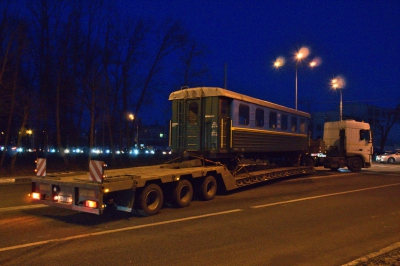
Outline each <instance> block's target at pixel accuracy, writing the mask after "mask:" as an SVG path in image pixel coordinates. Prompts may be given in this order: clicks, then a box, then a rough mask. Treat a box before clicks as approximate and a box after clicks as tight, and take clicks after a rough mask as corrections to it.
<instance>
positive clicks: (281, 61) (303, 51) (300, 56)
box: [274, 47, 321, 110]
mask: <svg viewBox="0 0 400 266" xmlns="http://www.w3.org/2000/svg"><path fill="white" fill-rule="evenodd" d="M309 54H310V50H309V48H307V47H302V48H300V49H299V50H298V51H297V52H296V53H295V55H294V60H295V61H296V64H295V109H296V110H297V98H298V74H297V72H298V68H299V65H300V64H301V62H302V60H304V59H306V58H307V57H308V55H309ZM285 62H286V60H285V58H284V57H282V56H280V57H278V58H277V59H276V60H275V62H274V68H280V67H282V66H284V65H285ZM320 63H321V59H320V58H319V57H316V58H314V59H313V60H312V61H311V62H310V63H309V66H310V67H311V68H313V67H316V66H318V65H319V64H320Z"/></svg>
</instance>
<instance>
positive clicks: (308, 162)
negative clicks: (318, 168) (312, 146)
mask: <svg viewBox="0 0 400 266" xmlns="http://www.w3.org/2000/svg"><path fill="white" fill-rule="evenodd" d="M303 165H304V166H315V162H314V159H313V158H312V157H310V156H307V157H305V158H304V162H303Z"/></svg>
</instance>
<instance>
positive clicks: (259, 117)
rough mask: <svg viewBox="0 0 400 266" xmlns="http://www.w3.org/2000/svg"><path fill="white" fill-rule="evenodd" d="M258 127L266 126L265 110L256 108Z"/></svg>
mask: <svg viewBox="0 0 400 266" xmlns="http://www.w3.org/2000/svg"><path fill="white" fill-rule="evenodd" d="M256 127H264V110H263V109H260V108H257V109H256Z"/></svg>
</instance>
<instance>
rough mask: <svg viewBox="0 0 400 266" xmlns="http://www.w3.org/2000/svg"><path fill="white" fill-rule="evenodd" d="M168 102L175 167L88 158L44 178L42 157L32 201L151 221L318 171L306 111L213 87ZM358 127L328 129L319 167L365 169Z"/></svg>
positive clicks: (184, 92)
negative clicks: (75, 168)
mask: <svg viewBox="0 0 400 266" xmlns="http://www.w3.org/2000/svg"><path fill="white" fill-rule="evenodd" d="M169 100H170V101H172V118H171V121H170V134H169V146H170V147H171V150H172V151H173V152H174V153H175V154H176V155H179V156H178V157H176V160H175V161H172V162H168V163H165V164H160V165H153V166H142V167H130V168H123V169H113V170H112V169H110V170H106V164H105V163H104V162H103V161H99V160H91V161H90V162H89V171H88V173H82V174H76V173H75V174H73V173H71V174H46V159H45V158H39V159H38V161H37V176H36V177H34V178H32V191H31V192H32V193H31V198H32V201H33V202H36V203H42V204H45V205H49V206H55V207H60V208H66V209H71V210H75V211H79V212H86V213H92V214H97V215H100V214H102V213H104V211H105V210H107V209H112V210H118V211H124V212H135V213H138V214H141V215H144V216H149V215H155V214H157V213H159V212H160V210H161V208H162V207H163V204H164V203H169V204H170V205H171V206H174V207H180V208H182V207H187V206H189V205H190V203H191V202H192V200H193V199H199V200H205V201H209V200H212V199H214V197H215V196H216V194H217V191H232V190H235V189H238V188H242V187H244V186H250V185H253V184H256V183H261V182H265V181H268V180H271V179H276V178H283V177H295V176H299V175H307V174H312V173H314V172H315V168H314V166H315V162H314V160H313V158H312V156H311V153H310V147H311V146H310V145H309V143H310V141H309V139H310V138H309V133H308V130H307V129H308V125H309V119H310V115H309V114H308V113H305V112H301V111H298V110H294V109H291V108H288V107H284V106H280V105H277V104H274V103H270V102H267V101H263V100H259V99H255V98H252V97H249V96H246V95H242V94H239V93H235V92H232V91H228V90H226V89H222V88H217V87H198V88H184V89H181V90H179V91H175V92H172V93H171V94H170V97H169ZM362 125H364V124H361V123H356V122H354V123H353V122H350V121H343V122H342V121H341V122H339V123H331V124H329V123H328V124H326V127H325V130H326V131H327V133H326V134H325V136H326V138H325V136H324V143H325V145H326V147H328V149H327V150H326V152H325V150H324V152H323V153H321V154H324V155H325V157H318V160H317V161H318V163H322V162H323V164H324V166H325V167H329V168H331V169H338V168H339V167H343V166H347V167H349V169H351V170H358V169H359V168H360V167H362V166H367V165H368V163H369V162H370V161H368V160H369V159H370V158H369V157H368V156H366V157H364V156H363V153H364V149H367V147H369V145H371V143H370V142H369V140H367V139H363V140H361V138H369V139H370V137H368V136H369V135H368V134H370V131H369V127H368V129H367V126H366V125H364V126H365V127H363V126H362ZM356 126H358V127H356ZM356 137H357V138H359V139H358V141H357V143H358V144H356V145H355V142H354V139H357V138H356ZM318 144H321V143H318ZM313 148H314V149H315V147H313ZM318 148H319V146H318ZM319 150H320V148H319Z"/></svg>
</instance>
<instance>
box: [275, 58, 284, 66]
mask: <svg viewBox="0 0 400 266" xmlns="http://www.w3.org/2000/svg"><path fill="white" fill-rule="evenodd" d="M284 65H285V58H284V57H283V56H279V57H278V58H277V59H276V60H275V62H274V67H275V68H280V67H282V66H284Z"/></svg>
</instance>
